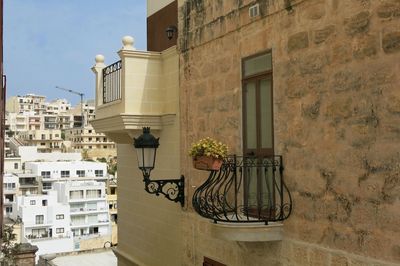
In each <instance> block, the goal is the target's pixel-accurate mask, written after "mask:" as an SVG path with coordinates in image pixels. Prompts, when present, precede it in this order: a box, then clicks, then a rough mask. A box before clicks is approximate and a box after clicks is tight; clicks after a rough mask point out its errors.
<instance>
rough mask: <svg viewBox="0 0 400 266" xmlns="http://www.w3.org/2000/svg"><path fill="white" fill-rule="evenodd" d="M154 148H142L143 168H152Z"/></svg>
mask: <svg viewBox="0 0 400 266" xmlns="http://www.w3.org/2000/svg"><path fill="white" fill-rule="evenodd" d="M155 156H156V148H143V166H144V167H145V168H151V169H152V168H154V163H155V160H156V158H155Z"/></svg>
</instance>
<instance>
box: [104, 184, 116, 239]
mask: <svg viewBox="0 0 400 266" xmlns="http://www.w3.org/2000/svg"><path fill="white" fill-rule="evenodd" d="M106 189H107V196H106V197H107V203H108V211H109V212H110V222H111V243H112V244H113V245H115V244H117V243H118V226H117V224H118V208H117V205H118V200H117V178H114V177H113V178H109V179H108V180H107V187H106Z"/></svg>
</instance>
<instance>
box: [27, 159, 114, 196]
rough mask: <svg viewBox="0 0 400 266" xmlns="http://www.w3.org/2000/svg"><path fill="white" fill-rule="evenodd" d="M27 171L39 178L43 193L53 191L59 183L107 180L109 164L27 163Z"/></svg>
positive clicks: (73, 162)
mask: <svg viewBox="0 0 400 266" xmlns="http://www.w3.org/2000/svg"><path fill="white" fill-rule="evenodd" d="M25 170H26V171H30V172H31V173H32V174H33V175H35V176H37V177H39V179H40V180H41V183H42V189H43V192H47V191H49V190H50V189H52V188H53V184H54V183H55V182H57V181H68V180H98V181H104V182H105V181H106V180H107V164H106V163H100V162H88V161H65V162H26V163H25ZM104 182H103V183H104Z"/></svg>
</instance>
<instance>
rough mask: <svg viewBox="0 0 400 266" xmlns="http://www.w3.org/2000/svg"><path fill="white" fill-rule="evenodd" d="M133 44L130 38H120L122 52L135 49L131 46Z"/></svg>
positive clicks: (133, 40)
mask: <svg viewBox="0 0 400 266" xmlns="http://www.w3.org/2000/svg"><path fill="white" fill-rule="evenodd" d="M134 42H135V39H133V37H132V36H128V35H127V36H124V37H122V44H123V45H124V46H123V47H122V49H123V50H135V47H134V46H133V44H134Z"/></svg>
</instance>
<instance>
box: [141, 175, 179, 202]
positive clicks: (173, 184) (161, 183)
mask: <svg viewBox="0 0 400 266" xmlns="http://www.w3.org/2000/svg"><path fill="white" fill-rule="evenodd" d="M143 181H144V184H145V187H144V190H146V191H147V192H148V193H150V194H155V195H156V196H160V194H162V195H164V196H165V197H166V198H167V199H168V200H170V201H174V202H179V203H180V204H181V206H182V207H183V206H184V205H185V177H184V176H183V175H182V176H181V178H179V179H158V180H151V179H150V178H149V177H145V178H144V180H143Z"/></svg>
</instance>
